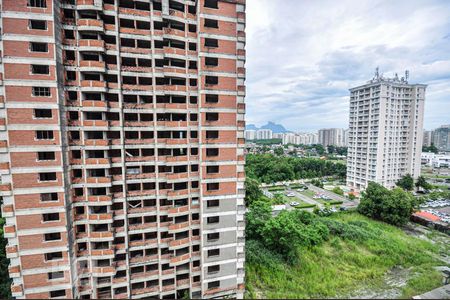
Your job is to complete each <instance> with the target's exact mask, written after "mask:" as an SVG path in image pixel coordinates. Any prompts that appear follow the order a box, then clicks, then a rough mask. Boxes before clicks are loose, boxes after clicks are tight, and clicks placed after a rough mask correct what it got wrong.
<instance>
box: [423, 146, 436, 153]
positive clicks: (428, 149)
mask: <svg viewBox="0 0 450 300" xmlns="http://www.w3.org/2000/svg"><path fill="white" fill-rule="evenodd" d="M422 152H433V153H435V154H438V153H439V149H438V148H437V147H436V146H435V145H434V144H431V145H430V146H423V147H422Z"/></svg>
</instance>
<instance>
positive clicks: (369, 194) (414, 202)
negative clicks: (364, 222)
mask: <svg viewBox="0 0 450 300" xmlns="http://www.w3.org/2000/svg"><path fill="white" fill-rule="evenodd" d="M419 204H420V202H419V201H418V199H416V198H414V197H413V196H412V194H411V193H409V192H407V191H404V190H402V189H400V188H395V189H393V190H388V189H387V188H385V187H383V186H381V185H380V184H378V183H374V182H370V183H369V185H368V186H367V189H366V190H365V191H364V192H363V193H362V196H361V202H360V203H359V205H358V212H360V213H361V214H363V215H365V216H368V217H371V218H373V219H376V220H381V221H384V222H386V223H389V224H393V225H404V224H406V223H407V222H408V220H409V217H410V216H411V214H412V213H413V212H414V210H415V209H416V208H418V206H419Z"/></svg>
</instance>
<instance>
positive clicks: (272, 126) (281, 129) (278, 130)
mask: <svg viewBox="0 0 450 300" xmlns="http://www.w3.org/2000/svg"><path fill="white" fill-rule="evenodd" d="M261 129H270V130H272V132H273V133H285V132H288V131H287V130H286V128H284V126H283V125H281V124H275V123H273V122H268V123H267V124H266V125H264V126H262V127H261Z"/></svg>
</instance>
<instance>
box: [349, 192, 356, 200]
mask: <svg viewBox="0 0 450 300" xmlns="http://www.w3.org/2000/svg"><path fill="white" fill-rule="evenodd" d="M348 199H350V200H351V201H353V200H355V199H356V196H355V195H354V194H353V193H350V194H348Z"/></svg>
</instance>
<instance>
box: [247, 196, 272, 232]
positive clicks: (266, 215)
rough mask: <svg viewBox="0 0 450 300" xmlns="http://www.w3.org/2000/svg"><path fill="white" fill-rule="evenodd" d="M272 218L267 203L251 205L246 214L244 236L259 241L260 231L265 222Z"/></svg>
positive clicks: (270, 209) (260, 201)
mask: <svg viewBox="0 0 450 300" xmlns="http://www.w3.org/2000/svg"><path fill="white" fill-rule="evenodd" d="M271 217H272V207H271V205H270V204H269V203H268V202H265V201H262V200H259V201H255V202H253V203H252V205H251V206H250V208H249V210H248V212H247V214H246V226H245V232H246V236H247V237H248V238H250V239H261V231H262V229H263V227H264V224H265V222H266V221H267V220H269V219H270V218H271Z"/></svg>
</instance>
